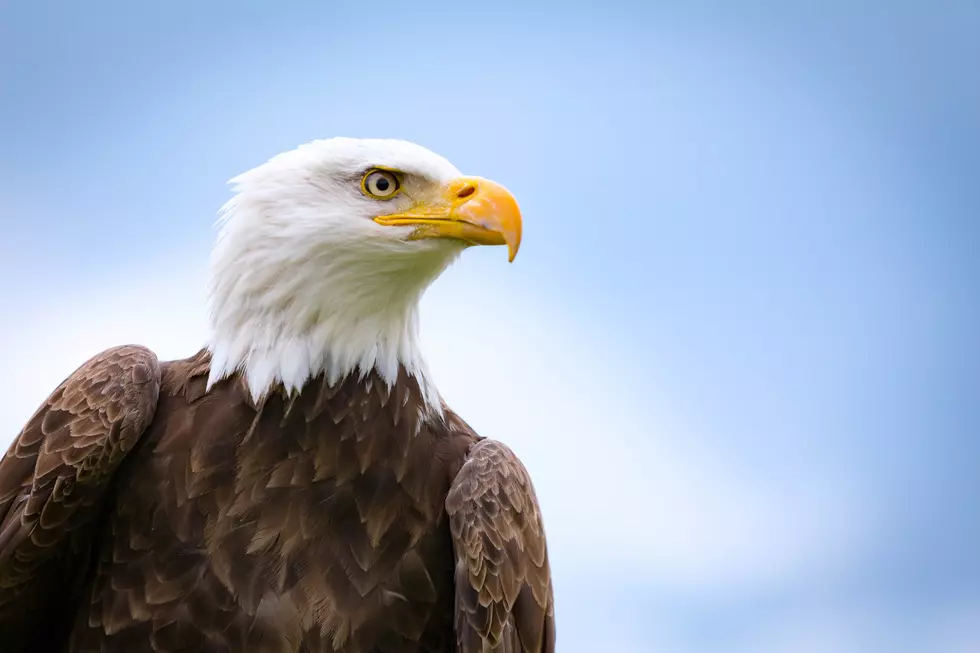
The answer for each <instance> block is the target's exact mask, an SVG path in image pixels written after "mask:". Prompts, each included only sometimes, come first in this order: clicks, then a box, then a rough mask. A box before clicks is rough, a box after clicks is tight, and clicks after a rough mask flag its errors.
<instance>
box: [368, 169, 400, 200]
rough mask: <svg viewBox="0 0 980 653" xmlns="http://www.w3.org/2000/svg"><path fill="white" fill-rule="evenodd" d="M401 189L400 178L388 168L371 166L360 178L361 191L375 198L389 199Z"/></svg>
mask: <svg viewBox="0 0 980 653" xmlns="http://www.w3.org/2000/svg"><path fill="white" fill-rule="evenodd" d="M401 190H402V183H401V180H400V179H398V175H396V174H395V173H394V172H392V171H390V170H382V169H381V168H372V169H371V170H368V171H367V173H365V175H364V177H363V178H362V179H361V192H363V193H364V194H365V195H367V196H368V197H373V198H374V199H376V200H389V199H391V198H392V197H394V196H395V195H397V194H398V193H400V192H401Z"/></svg>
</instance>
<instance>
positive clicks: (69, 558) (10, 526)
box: [0, 346, 161, 650]
mask: <svg viewBox="0 0 980 653" xmlns="http://www.w3.org/2000/svg"><path fill="white" fill-rule="evenodd" d="M160 374H161V372H160V364H159V362H158V360H157V357H156V356H155V355H154V354H153V352H151V351H149V350H148V349H145V348H143V347H137V346H123V347H116V348H113V349H109V350H106V351H104V352H102V353H101V354H98V355H96V356H94V357H93V358H91V359H90V360H89V361H88V362H86V363H85V364H83V365H82V366H81V367H80V368H78V369H77V370H76V371H75V372H73V373H72V375H71V376H69V377H68V378H67V379H66V380H65V381H64V382H63V383H62V384H61V385H60V386H58V388H57V389H56V390H55V391H54V392H53V393H52V394H51V396H50V397H48V398H47V400H46V401H45V402H44V404H43V405H42V406H41V407H40V408H39V409H38V411H37V412H36V413H34V416H33V417H32V418H31V419H30V421H29V422H28V423H27V426H25V427H24V429H23V430H22V431H21V432H20V434H19V435H18V436H17V438H16V439H15V440H14V442H13V443H12V444H11V445H10V448H9V449H8V450H7V453H6V455H5V456H4V457H3V459H2V460H0V643H4V645H3V646H0V648H3V650H7V649H6V645H7V644H10V643H15V644H22V645H24V646H26V645H27V644H28V640H29V639H33V638H35V637H37V636H38V629H39V628H40V624H39V622H38V619H39V618H40V616H41V613H44V615H45V621H43V622H41V623H45V624H48V625H47V626H46V627H48V628H49V627H51V626H54V624H55V623H56V622H57V621H59V619H58V617H59V615H57V610H58V609H59V608H60V609H69V604H70V601H71V598H72V596H73V593H74V592H76V591H77V590H78V586H79V584H80V583H81V582H82V580H83V576H84V570H85V569H86V567H87V566H88V560H89V555H90V551H89V549H90V547H91V540H92V536H93V532H94V530H95V528H96V522H97V521H98V516H99V512H100V510H101V508H102V503H103V501H102V500H103V498H104V497H105V495H106V488H107V487H108V485H109V483H110V480H111V479H112V475H113V472H114V471H115V470H116V468H117V467H118V466H119V463H120V462H121V461H122V460H123V458H124V457H125V456H126V454H127V452H129V451H130V450H131V449H132V447H133V445H134V444H136V442H137V441H138V440H139V437H140V435H141V434H142V433H143V431H144V430H145V429H146V427H147V426H148V425H149V423H150V422H151V421H152V419H153V415H154V412H155V411H156V406H157V398H158V396H159V392H160ZM41 636H42V637H43V636H45V635H43V634H42V635H41ZM47 636H51V637H54V636H55V634H54V633H50V634H48V635H47ZM14 648H17V647H16V646H14Z"/></svg>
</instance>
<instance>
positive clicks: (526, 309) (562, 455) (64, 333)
mask: <svg viewBox="0 0 980 653" xmlns="http://www.w3.org/2000/svg"><path fill="white" fill-rule="evenodd" d="M465 268H466V261H465V260H464V261H463V262H462V263H461V264H460V265H458V266H457V267H456V268H455V269H454V270H452V271H451V273H450V274H449V275H447V277H446V278H444V279H442V280H440V281H439V282H437V284H436V286H435V287H434V288H433V289H432V290H430V292H429V294H428V295H427V296H426V299H425V300H424V306H423V318H422V328H423V342H424V343H425V344H426V351H427V354H428V358H429V362H430V367H431V368H432V370H433V373H434V375H435V379H436V381H437V383H438V385H439V387H440V389H441V391H442V393H443V395H444V396H445V398H446V400H447V401H448V402H449V403H450V405H452V406H453V407H454V408H455V409H456V410H457V411H458V412H459V413H460V414H461V415H462V416H463V417H464V418H465V419H466V420H467V421H469V422H470V423H471V424H472V425H473V426H474V427H475V428H477V430H479V431H480V432H481V433H482V434H483V435H486V436H489V437H494V438H497V439H500V440H503V441H505V442H507V443H508V444H510V445H511V446H512V447H513V448H514V449H515V450H516V451H517V453H518V454H519V455H520V456H521V457H522V459H523V460H524V461H525V463H526V464H527V466H528V467H529V469H530V470H531V472H532V476H533V478H534V480H535V485H536V488H537V491H538V494H539V497H540V499H541V501H542V504H543V507H544V511H545V520H546V525H547V528H548V533H549V540H550V543H551V544H550V546H551V549H552V556H553V563H554V566H555V571H556V578H557V581H556V583H557V585H558V591H559V592H561V590H562V585H563V584H567V585H569V586H570V585H573V584H574V583H575V581H574V580H573V579H574V578H576V577H580V576H582V575H597V576H605V575H609V574H616V575H624V577H627V578H630V579H632V580H635V581H636V582H638V583H643V584H649V583H654V584H657V585H658V586H661V587H662V588H663V589H666V590H684V591H690V592H710V593H712V594H714V595H717V594H718V593H719V592H726V591H727V592H731V591H741V590H744V589H747V588H749V589H760V588H762V589H764V588H765V587H768V586H771V585H772V584H773V583H780V582H784V581H787V580H791V579H798V578H799V577H800V575H802V574H809V575H814V574H821V573H824V572H825V571H826V570H828V569H832V568H834V567H835V565H838V564H839V563H840V562H841V561H842V560H843V559H845V558H846V557H847V556H848V555H851V554H853V553H854V551H855V547H857V546H858V545H859V544H860V539H859V536H860V535H861V533H860V532H859V531H858V530H857V529H856V528H855V524H857V523H859V521H860V519H859V517H860V515H857V514H855V513H854V512H853V511H849V510H845V509H844V506H845V505H846V502H844V501H843V500H841V501H837V500H835V499H834V498H833V496H832V495H830V496H828V495H821V494H817V493H816V492H815V493H813V494H810V495H796V496H793V495H785V494H780V493H778V492H774V491H773V490H772V488H768V487H767V486H766V485H765V483H764V482H763V481H761V480H759V479H753V478H751V477H750V476H748V475H746V474H744V473H739V471H738V470H735V469H732V468H730V467H728V466H726V465H724V464H722V462H721V461H719V460H717V459H716V458H715V457H713V456H711V455H710V454H709V452H706V451H703V450H697V449H696V448H694V446H693V444H692V443H693V442H695V441H696V439H695V438H692V437H691V434H690V433H686V432H685V431H684V429H683V428H682V427H680V426H678V425H677V424H676V423H674V422H673V421H672V419H671V415H669V414H667V411H666V410H665V409H663V408H659V409H658V404H657V403H656V402H655V401H651V400H650V399H649V398H650V397H655V396H656V395H657V389H656V388H655V387H651V386H650V385H649V383H648V382H646V381H644V380H642V379H640V380H634V379H633V378H632V364H631V361H629V360H623V359H621V358H617V357H616V354H615V352H614V351H613V349H612V348H609V349H608V350H606V349H604V346H605V345H606V343H605V342H603V341H596V340H595V339H589V338H588V337H587V335H586V331H585V329H584V328H583V326H582V322H581V320H579V322H578V323H577V322H576V318H575V316H570V315H558V314H550V315H549V314H547V313H545V312H544V311H542V310H540V309H536V308H535V306H534V304H533V298H532V296H531V295H530V294H525V295H523V296H518V297H510V296H508V297H504V296H494V295H493V293H494V290H493V289H492V288H490V289H488V288H487V284H486V283H485V282H481V283H478V281H479V280H476V279H473V278H471V277H470V276H467V272H466V269H465ZM186 269H188V268H187V266H185V265H177V266H173V265H163V264H153V265H150V264H148V265H147V266H146V268H145V270H152V272H147V273H146V276H145V277H144V278H130V279H128V280H125V281H122V280H120V281H119V282H118V283H113V284H111V285H109V286H107V287H104V288H100V289H98V292H92V291H87V292H86V294H84V295H72V294H67V295H66V296H62V297H50V298H47V299H43V298H42V299H37V300H33V301H31V302H29V303H28V302H27V301H26V300H23V299H18V300H16V301H17V302H18V303H19V304H20V305H19V306H17V307H16V308H18V309H19V312H20V313H21V314H23V315H28V317H27V319H24V320H21V321H16V322H10V321H8V322H6V323H5V324H4V325H3V326H2V327H0V328H2V329H3V331H0V337H2V338H3V340H4V342H6V343H7V359H6V366H5V367H6V373H5V374H4V375H3V378H2V379H0V433H2V435H0V446H2V447H4V448H5V447H6V446H7V443H8V442H9V440H10V439H11V438H12V437H13V436H14V434H15V433H16V432H17V431H18V430H19V428H20V427H21V426H22V425H23V423H24V421H25V420H26V419H27V418H28V417H29V416H30V415H31V413H32V412H33V411H34V410H35V409H36V407H37V406H38V405H39V403H40V402H41V401H42V400H43V398H44V397H45V396H46V395H47V394H48V393H49V392H50V391H51V390H52V389H53V388H54V387H55V386H56V385H57V384H58V383H59V382H60V381H61V380H62V379H63V378H64V377H65V376H67V375H68V374H69V373H70V372H71V371H72V370H73V369H74V368H75V367H77V366H78V365H79V364H80V363H82V362H83V361H84V360H85V359H87V358H88V357H89V356H91V355H92V354H94V353H96V352H98V351H101V350H102V349H105V348H107V347H110V346H113V345H116V344H122V343H128V342H135V343H141V344H145V345H148V346H150V347H152V348H153V349H154V350H155V351H156V352H157V353H158V355H159V356H160V357H161V358H162V359H167V358H181V357H184V356H187V355H190V354H192V353H193V352H195V351H197V349H198V348H199V347H200V345H201V344H202V343H203V341H204V338H205V333H206V324H205V313H204V283H203V269H204V268H203V265H200V266H196V267H192V268H191V270H192V272H189V273H186V274H185V275H184V276H177V277H175V276H173V275H169V274H166V273H165V272H163V271H167V270H186ZM475 288H479V293H478V294H475V291H474V289H475ZM80 292H82V291H81V290H80ZM28 309H29V310H28Z"/></svg>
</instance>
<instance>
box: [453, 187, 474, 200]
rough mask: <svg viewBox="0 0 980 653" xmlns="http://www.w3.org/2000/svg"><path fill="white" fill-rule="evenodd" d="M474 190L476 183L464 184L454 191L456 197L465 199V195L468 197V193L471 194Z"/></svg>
mask: <svg viewBox="0 0 980 653" xmlns="http://www.w3.org/2000/svg"><path fill="white" fill-rule="evenodd" d="M475 192H476V185H474V184H466V185H465V186H463V187H462V188H460V189H459V190H458V191H456V197H458V198H459V199H461V200H465V199H466V198H467V197H469V196H470V195H472V194H473V193H475Z"/></svg>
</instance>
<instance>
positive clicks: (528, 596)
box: [446, 440, 555, 653]
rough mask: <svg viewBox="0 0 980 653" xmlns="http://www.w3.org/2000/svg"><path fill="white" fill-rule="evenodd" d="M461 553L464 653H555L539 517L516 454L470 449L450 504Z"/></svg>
mask: <svg viewBox="0 0 980 653" xmlns="http://www.w3.org/2000/svg"><path fill="white" fill-rule="evenodd" d="M446 509H447V511H448V513H449V519H450V522H449V523H450V529H451V531H452V537H453V547H454V549H455V552H456V641H457V651H458V652H459V653H484V652H488V651H495V652H499V653H546V652H547V653H553V651H554V650H555V611H554V594H553V589H552V585H551V569H550V567H549V565H548V549H547V544H546V542H545V534H544V525H543V523H542V520H541V510H540V508H539V507H538V500H537V497H536V496H535V493H534V486H533V485H532V484H531V478H530V476H529V475H528V473H527V470H526V469H525V468H524V465H523V464H522V463H521V461H520V460H519V459H518V458H517V456H516V455H514V452H513V451H511V450H510V449H509V448H507V447H506V446H505V445H503V444H501V443H499V442H496V441H494V440H481V441H480V442H478V443H476V444H475V445H473V447H472V448H471V449H470V452H469V456H468V458H467V460H466V462H465V463H464V464H463V467H462V469H460V471H459V473H458V474H457V475H456V478H455V479H454V481H453V483H452V487H451V488H450V490H449V495H448V497H447V498H446Z"/></svg>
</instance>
